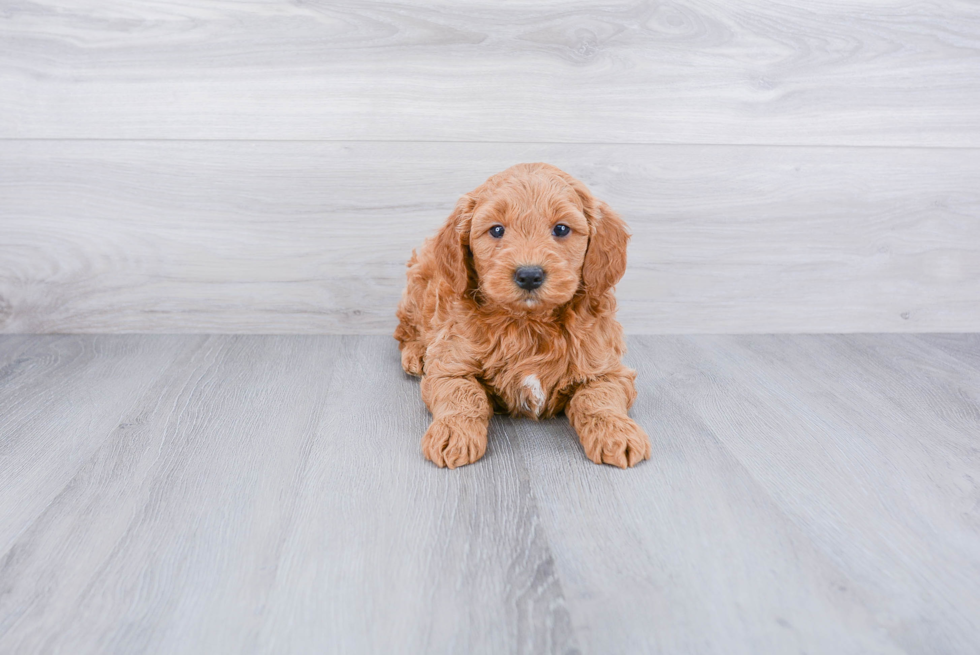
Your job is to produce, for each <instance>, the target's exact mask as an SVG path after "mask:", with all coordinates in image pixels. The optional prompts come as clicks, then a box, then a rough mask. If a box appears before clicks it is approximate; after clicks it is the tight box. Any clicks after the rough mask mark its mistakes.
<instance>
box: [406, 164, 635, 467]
mask: <svg viewBox="0 0 980 655" xmlns="http://www.w3.org/2000/svg"><path fill="white" fill-rule="evenodd" d="M628 239H629V234H628V233H627V231H626V225H625V224H624V223H623V221H622V219H620V218H619V216H618V215H616V214H615V213H614V212H613V211H612V210H610V209H609V207H608V206H607V205H606V204H605V203H603V202H600V201H598V200H596V199H595V198H593V197H592V194H591V193H589V190H588V189H586V188H585V185H584V184H582V183H581V182H579V181H578V180H576V179H575V178H573V177H572V176H570V175H568V174H567V173H565V172H563V171H561V170H559V169H557V168H555V167H554V166H550V165H548V164H519V165H517V166H514V167H512V168H509V169H507V170H506V171H504V172H502V173H499V174H497V175H494V176H493V177H491V178H490V179H488V180H487V181H486V182H485V183H484V184H483V185H482V186H480V187H479V188H477V189H476V190H475V191H473V192H471V193H469V194H467V195H464V196H463V197H462V198H461V199H460V200H459V202H458V203H457V205H456V209H455V210H454V211H453V213H452V215H451V216H450V217H449V220H448V221H447V222H446V224H445V225H444V226H443V227H442V229H441V230H440V231H439V233H438V234H437V235H436V236H435V237H433V238H430V239H428V240H427V241H426V242H425V243H424V244H423V245H422V247H421V248H420V249H419V251H418V252H413V253H412V258H411V259H410V260H409V262H408V286H407V287H406V289H405V293H404V295H403V297H402V300H401V303H400V304H399V307H398V319H399V325H398V328H397V329H396V330H395V338H396V339H398V341H399V344H398V347H399V349H400V350H401V353H402V367H403V368H404V369H405V371H406V372H408V373H410V374H412V375H421V376H422V399H423V400H424V401H425V404H426V405H427V406H428V407H429V411H431V412H432V418H433V420H432V424H431V425H430V426H429V429H428V431H427V432H426V433H425V436H424V437H423V438H422V451H423V452H424V453H425V456H426V457H428V458H429V459H430V460H432V461H433V462H435V463H436V464H437V465H439V466H448V467H449V468H455V467H457V466H462V465H464V464H470V463H472V462H475V461H476V460H478V459H480V457H482V456H483V453H484V452H485V451H486V447H487V424H488V422H489V420H490V416H491V414H493V411H494V410H495V409H496V410H498V411H504V412H508V413H510V414H511V415H514V416H518V415H520V416H527V417H530V418H533V419H538V418H544V417H551V416H554V415H555V414H557V413H558V412H561V411H562V410H564V412H565V414H567V415H568V418H569V420H570V421H571V424H572V426H573V427H574V428H575V431H576V432H577V433H578V436H579V439H580V440H581V442H582V446H583V447H584V448H585V454H586V455H587V456H588V457H589V459H591V460H592V461H593V462H595V463H597V464H600V463H602V462H605V463H607V464H614V465H616V466H619V467H623V468H625V467H627V466H633V465H634V464H636V463H637V462H640V461H641V460H644V459H647V458H648V457H649V456H650V442H649V440H648V439H647V435H646V433H645V432H644V431H643V429H642V428H641V427H640V426H639V425H637V424H636V423H634V422H633V420H632V419H630V418H629V417H628V416H627V415H626V410H627V409H628V408H629V407H630V405H632V404H633V400H634V399H635V398H636V390H635V388H634V386H633V380H634V379H635V378H636V373H635V372H634V371H632V370H630V369H628V368H626V367H625V366H623V364H622V363H621V361H620V359H621V358H622V356H623V353H624V352H625V346H624V343H623V328H622V327H621V326H620V324H619V323H618V322H617V321H616V318H615V313H616V299H615V297H614V296H613V291H612V287H613V285H614V284H616V282H618V281H619V279H620V278H621V277H622V276H623V273H624V272H625V270H626V242H627V240H628Z"/></svg>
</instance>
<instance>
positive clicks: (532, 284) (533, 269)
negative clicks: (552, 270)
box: [514, 266, 544, 291]
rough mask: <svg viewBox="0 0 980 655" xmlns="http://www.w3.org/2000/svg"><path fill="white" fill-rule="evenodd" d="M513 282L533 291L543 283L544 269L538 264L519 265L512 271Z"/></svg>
mask: <svg viewBox="0 0 980 655" xmlns="http://www.w3.org/2000/svg"><path fill="white" fill-rule="evenodd" d="M514 282H515V283H516V284H517V286H519V287H520V288H522V289H527V290H528V291H534V290H535V289H537V288H538V287H540V286H541V285H542V284H544V269H543V268H541V267H540V266H521V267H520V268H519V269H517V270H516V271H514Z"/></svg>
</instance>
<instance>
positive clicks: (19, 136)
mask: <svg viewBox="0 0 980 655" xmlns="http://www.w3.org/2000/svg"><path fill="white" fill-rule="evenodd" d="M521 161H549V162H552V163H554V164H556V165H558V166H561V167H562V168H565V169H566V170H568V171H569V172H570V173H572V174H573V175H576V176H577V177H579V178H581V179H582V180H584V181H585V182H586V183H587V184H588V185H589V186H590V187H591V188H592V189H593V191H594V192H595V193H596V194H597V195H599V196H600V197H602V198H603V199H604V200H606V201H607V202H609V203H610V204H611V205H612V206H613V207H614V208H616V209H617V210H619V211H620V212H621V213H622V214H623V215H624V217H625V218H626V219H627V221H628V222H629V223H630V225H631V228H632V230H633V233H634V238H633V241H632V244H631V249H630V269H629V272H628V273H627V275H626V277H625V278H624V280H623V281H622V283H621V284H620V286H619V290H618V293H619V299H620V317H621V319H622V321H623V323H624V325H625V327H626V328H627V330H628V331H629V332H632V333H671V332H861V331H886V332H900V331H978V330H980V4H977V3H976V2H958V1H956V0H937V1H936V2H930V3H908V2H893V1H885V2H880V1H873V0H863V1H860V0H844V1H838V2H832V1H829V0H814V1H808V2H804V1H803V0H793V1H792V2H771V1H769V0H766V1H762V0H755V1H753V0H749V1H748V2H739V3H719V2H710V1H708V0H684V1H683V2H677V3H659V2H643V1H635V0H634V1H631V2H625V1H620V0H610V1H609V2H604V3H601V4H598V3H591V2H576V1H572V2H565V1H561V2H559V1H557V0H555V1H551V0H536V1H535V2H531V3H516V2H513V3H512V2H499V1H497V2H490V1H488V0H483V1H474V2H461V3H454V4H452V5H442V4H437V3H433V2H424V3H411V4H390V3H378V2H357V3H337V2H316V1H307V2H288V3H287V2H275V1H273V2H240V1H235V2H231V1H221V0H214V1H208V2H197V1H195V2H190V1H189V0H158V1H155V2H153V1H148V2H143V3H138V4H137V3H113V2H108V1H107V0H77V1H73V2H68V1H67V0H37V1H35V2H20V1H19V0H13V1H12V2H5V3H3V6H2V7H0V331H5V332H232V333H234V332H255V333H262V332H274V333H317V332H327V333H371V334H384V333H389V332H390V331H391V330H392V328H393V327H394V307H395V305H396V303H397V301H398V298H399V295H400V292H401V288H402V285H403V276H404V261H405V260H406V259H407V257H408V255H409V254H410V252H411V249H412V248H413V247H414V246H416V245H418V243H420V242H421V240H422V239H423V238H424V237H425V236H426V235H427V234H430V233H431V232H433V231H434V230H435V229H436V228H437V227H438V225H439V224H440V223H441V222H442V221H443V220H444V219H445V217H446V216H447V215H448V213H449V210H450V208H451V207H452V205H453V204H454V202H455V200H456V198H457V197H458V196H459V195H460V194H461V193H463V192H466V191H468V190H470V189H472V188H473V187H475V186H476V185H478V184H479V183H480V182H481V181H482V180H483V179H485V178H486V177H487V176H488V175H490V174H492V173H494V172H496V171H498V170H501V169H503V168H506V167H507V166H510V165H511V164H514V163H517V162H521Z"/></svg>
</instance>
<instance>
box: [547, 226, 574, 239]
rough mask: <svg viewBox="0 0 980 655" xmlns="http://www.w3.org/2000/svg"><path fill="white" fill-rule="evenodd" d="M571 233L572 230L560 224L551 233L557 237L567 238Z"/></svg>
mask: <svg viewBox="0 0 980 655" xmlns="http://www.w3.org/2000/svg"><path fill="white" fill-rule="evenodd" d="M571 231H572V228H570V227H568V226H567V225H565V224H564V223H559V224H558V225H556V226H555V227H554V228H552V230H551V233H552V234H554V235H555V236H556V237H566V236H568V235H569V234H570V233H571Z"/></svg>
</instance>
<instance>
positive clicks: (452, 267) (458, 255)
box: [435, 195, 476, 296]
mask: <svg viewBox="0 0 980 655" xmlns="http://www.w3.org/2000/svg"><path fill="white" fill-rule="evenodd" d="M475 207H476V200H475V199H473V198H471V197H470V196H468V195H466V196H463V197H462V198H460V199H459V202H457V203H456V208H455V209H454V210H453V213H452V214H450V215H449V218H448V219H447V220H446V224H445V225H443V226H442V229H440V230H439V233H438V234H437V235H436V237H435V257H436V262H437V266H438V267H439V271H440V272H441V273H442V276H443V278H444V279H445V280H446V281H447V282H448V283H449V285H450V286H451V287H452V289H453V291H454V292H455V293H456V295H458V296H462V295H463V294H465V293H466V291H467V289H469V288H470V284H471V282H473V281H475V280H476V272H475V271H474V269H473V256H472V255H471V254H470V224H471V222H472V220H473V209H474V208H475Z"/></svg>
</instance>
